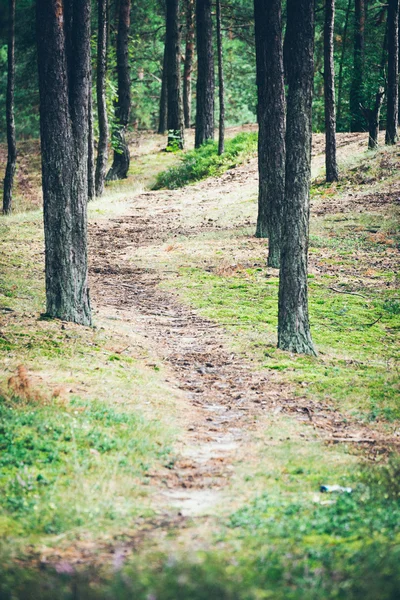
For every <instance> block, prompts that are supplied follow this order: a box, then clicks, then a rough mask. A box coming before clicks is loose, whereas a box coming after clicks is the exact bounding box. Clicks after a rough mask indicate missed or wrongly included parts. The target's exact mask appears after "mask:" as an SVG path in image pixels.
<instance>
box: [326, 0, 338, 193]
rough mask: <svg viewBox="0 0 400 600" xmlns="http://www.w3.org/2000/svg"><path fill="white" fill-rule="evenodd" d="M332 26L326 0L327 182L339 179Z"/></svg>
mask: <svg viewBox="0 0 400 600" xmlns="http://www.w3.org/2000/svg"><path fill="white" fill-rule="evenodd" d="M334 26H335V0H326V1H325V26H324V97H325V137H326V146H325V166H326V181H329V182H330V181H337V180H338V179H339V171H338V166H337V160H336V103H335V65H334V61H333V32H334Z"/></svg>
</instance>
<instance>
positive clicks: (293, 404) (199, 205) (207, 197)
mask: <svg viewBox="0 0 400 600" xmlns="http://www.w3.org/2000/svg"><path fill="white" fill-rule="evenodd" d="M360 144H362V145H364V144H365V134H360V135H353V136H349V135H346V134H343V135H342V136H339V156H340V157H345V156H347V155H348V154H351V153H353V154H354V152H355V150H356V149H357V147H359V146H360ZM322 150H323V136H316V138H315V144H314V151H313V154H314V157H313V172H314V173H316V172H318V171H319V170H320V168H321V166H322V165H323V160H324V157H323V155H322V154H321V152H322ZM257 183H258V175H257V162H256V160H255V159H254V160H252V161H250V162H249V163H247V164H245V165H242V166H240V167H237V168H235V169H232V170H230V171H228V172H226V173H225V174H224V175H222V176H221V177H218V178H215V179H210V180H207V181H203V182H201V183H199V184H197V185H195V186H190V187H187V188H184V189H181V190H176V191H158V192H145V193H143V194H141V195H139V196H136V197H135V198H134V199H133V200H132V203H130V205H129V210H128V212H127V214H125V215H123V216H119V217H118V218H114V219H111V220H108V221H99V222H94V223H92V224H91V226H90V237H91V244H90V246H91V290H92V297H93V300H94V304H95V307H96V309H97V310H98V312H99V316H100V317H101V318H106V317H107V315H110V314H117V315H118V318H119V319H120V320H122V321H123V322H124V323H125V325H126V327H127V329H128V330H130V331H132V332H135V335H139V336H141V337H142V338H143V340H145V344H146V345H147V346H148V347H149V348H150V349H151V351H152V353H153V354H154V355H156V356H157V357H158V358H159V360H160V361H162V362H163V364H165V365H167V366H168V368H169V372H170V378H171V379H170V380H169V383H170V384H171V385H173V386H174V387H176V388H178V389H179V390H180V394H181V396H180V397H181V402H182V406H181V411H182V420H183V422H184V434H183V435H182V436H181V439H180V440H179V444H178V447H177V449H176V450H177V455H178V458H177V460H176V462H175V463H174V465H172V466H171V468H170V469H165V470H164V471H163V472H161V473H155V474H153V481H154V486H153V489H154V494H153V502H154V504H155V506H157V507H158V508H159V511H160V512H161V513H163V514H164V515H168V514H176V512H177V511H178V513H179V514H180V515H182V516H183V517H186V516H189V517H191V516H197V515H207V514H211V513H213V511H214V510H215V508H216V505H218V503H220V504H221V502H222V501H223V500H224V502H225V501H226V500H227V498H226V497H224V489H225V488H226V486H227V483H228V482H229V480H230V476H231V474H232V472H233V471H234V468H235V463H236V461H238V460H239V459H243V460H247V459H248V458H249V456H248V454H249V452H251V440H252V436H253V433H254V431H255V430H256V429H257V428H263V427H265V426H266V419H267V418H268V417H270V416H271V415H274V414H278V413H279V412H282V411H283V412H286V413H291V414H293V415H294V416H295V418H296V419H299V420H301V421H305V422H308V423H310V429H309V431H310V435H312V434H313V433H314V431H315V430H317V431H318V432H319V435H320V436H321V438H323V439H325V440H326V441H327V442H329V443H336V442H338V441H348V442H351V441H354V442H355V443H356V444H357V445H358V446H359V445H361V442H360V440H364V441H363V442H362V444H363V445H364V446H365V447H373V448H374V449H375V450H376V449H377V448H378V447H379V444H380V443H382V444H383V440H380V439H379V434H378V433H377V432H376V431H374V430H372V429H371V428H368V427H367V426H366V425H363V424H361V423H359V422H354V421H351V420H349V419H348V418H347V419H345V418H344V417H343V416H342V415H341V414H340V413H339V412H338V411H336V410H333V409H332V406H330V405H329V404H324V403H316V402H311V401H310V400H307V399H305V398H299V397H295V396H294V394H293V391H292V389H291V388H290V386H289V385H288V384H285V383H284V382H282V377H281V376H280V375H279V373H276V372H273V371H265V370H264V371H263V372H262V373H261V372H257V371H256V370H255V369H254V367H253V366H252V365H251V363H248V362H247V361H246V360H245V359H244V357H242V356H239V355H236V354H235V353H232V352H230V351H229V343H228V340H227V338H226V335H225V333H224V331H223V328H221V327H218V326H216V324H215V323H213V322H212V321H209V320H206V319H204V318H202V317H200V316H199V315H198V314H196V312H195V311H193V310H191V309H190V308H187V307H186V306H183V305H182V303H181V302H179V299H178V298H177V296H176V295H174V294H173V293H171V292H167V291H163V290H162V288H160V287H159V284H160V282H161V281H162V279H163V270H162V269H160V267H157V265H155V263H154V261H153V259H152V257H154V256H158V257H159V256H160V255H163V256H164V255H165V256H166V257H167V258H166V263H165V264H166V266H167V269H168V268H171V267H169V266H168V252H167V250H168V247H167V248H166V243H167V242H169V243H171V240H172V245H173V243H174V242H173V240H174V239H177V240H178V243H179V240H187V239H190V238H191V237H193V236H198V235H199V234H200V233H202V232H208V233H210V232H217V233H218V234H221V232H223V231H224V230H225V231H227V232H229V231H233V230H235V228H243V227H252V228H253V227H254V226H255V217H256V203H255V201H254V203H253V205H252V206H251V207H250V209H251V212H250V213H249V208H248V203H247V204H246V205H244V204H243V202H241V199H243V197H244V196H245V197H253V198H254V200H255V199H256V194H257ZM235 203H236V205H237V206H236V209H235V212H234V213H233V214H232V211H231V207H232V206H233V205H235ZM173 268H174V266H173V265H172V269H173ZM165 270H166V269H165V268H164V271H165ZM387 441H388V440H386V442H387ZM304 442H306V438H305V439H304ZM371 444H372V446H371Z"/></svg>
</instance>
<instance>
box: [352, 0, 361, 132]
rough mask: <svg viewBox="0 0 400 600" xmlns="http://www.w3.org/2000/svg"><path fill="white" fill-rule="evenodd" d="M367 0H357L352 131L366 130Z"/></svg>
mask: <svg viewBox="0 0 400 600" xmlns="http://www.w3.org/2000/svg"><path fill="white" fill-rule="evenodd" d="M364 37H365V0H355V13H354V62H353V76H352V80H351V87H350V114H351V131H364V129H365V126H364V125H365V124H364V119H363V117H362V112H361V109H360V104H362V102H363V100H364V90H363V87H364V46H365V41H364Z"/></svg>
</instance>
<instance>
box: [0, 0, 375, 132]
mask: <svg viewBox="0 0 400 600" xmlns="http://www.w3.org/2000/svg"><path fill="white" fill-rule="evenodd" d="M336 5H337V7H336V22H335V36H334V44H335V69H336V91H337V89H338V86H339V78H338V74H339V65H340V59H341V55H342V48H343V42H344V36H343V34H344V26H345V18H346V10H347V6H348V0H337V2H336ZM321 6H322V5H321ZM317 8H320V3H317ZM16 10H17V15H16V23H17V29H16V66H17V72H16V127H17V135H18V137H19V138H20V137H21V136H27V137H37V136H38V134H39V120H38V91H37V75H36V72H37V67H36V49H35V32H34V18H33V15H34V3H33V0H21V1H20V2H18V3H17V7H16ZM0 11H1V12H0V22H1V23H2V27H1V28H0V107H4V106H5V91H6V79H7V72H6V71H7V69H6V66H7V65H6V28H5V26H4V24H5V23H6V14H7V11H6V3H5V2H2V3H1V4H0ZM94 13H95V11H93V14H94ZM110 16H111V20H112V21H113V18H114V14H113V10H111V14H110ZM131 22H132V26H131V32H130V34H131V36H130V47H129V54H130V57H129V62H130V65H131V82H132V111H131V118H130V124H131V127H138V128H139V129H156V127H157V119H158V107H159V97H160V91H161V76H162V63H163V50H164V35H165V14H164V6H163V4H162V3H160V2H159V1H158V0H151V2H150V4H149V3H142V2H134V3H133V6H132V13H131ZM92 27H93V29H92V30H93V48H95V39H96V22H95V18H93V23H92ZM182 27H183V31H184V28H185V17H184V15H183V14H182ZM222 29H223V51H224V62H225V88H226V123H227V126H231V125H236V124H240V123H249V122H255V120H256V103H257V99H256V77H255V48H254V28H253V1H252V0H235V1H234V2H231V3H229V6H228V5H227V6H226V7H224V11H223V23H222ZM385 30H386V7H385V6H384V5H383V4H382V3H380V2H377V1H375V0H374V1H373V2H368V11H367V20H366V27H365V36H366V40H365V42H366V51H365V69H364V74H365V80H364V86H363V90H364V91H363V93H364V102H365V105H366V106H368V105H369V104H370V103H371V100H372V99H373V97H374V94H376V92H377V90H378V88H379V85H381V84H382V83H384V70H385V67H386V55H385V53H384V38H385ZM114 35H115V25H114V23H113V22H112V24H111V38H112V39H111V43H110V46H109V49H110V55H109V60H110V69H109V77H110V83H109V85H110V96H111V95H112V91H111V90H112V89H114V90H115V88H116V76H115V71H114V70H113V62H115V57H113V47H114V45H115V44H114V43H113V37H114ZM184 39H185V36H184V35H182V40H184ZM353 39H354V3H353V4H352V7H351V11H350V15H349V24H348V31H347V36H346V40H345V52H344V63H343V82H342V98H341V114H340V115H339V116H340V119H339V121H338V130H339V131H346V130H348V129H349V124H350V113H349V95H350V83H351V75H352V70H353ZM94 53H95V52H94ZM182 53H184V44H183V42H182ZM94 58H95V57H94ZM322 72H323V10H317V11H316V49H315V94H314V109H313V122H314V131H322V130H323V128H324V114H323V107H324V98H323V75H322ZM94 76H95V71H94ZM193 77H194V80H195V77H196V72H194V74H193ZM337 100H338V99H337ZM111 105H112V100H111V98H110V110H111ZM192 108H193V109H194V108H195V94H193V107H192ZM193 117H194V113H193ZM382 118H383V119H384V118H385V114H383V115H382ZM110 122H112V119H111V121H110ZM0 132H1V133H0V136H1V137H3V136H4V132H5V111H4V110H0Z"/></svg>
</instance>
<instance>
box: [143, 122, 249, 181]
mask: <svg viewBox="0 0 400 600" xmlns="http://www.w3.org/2000/svg"><path fill="white" fill-rule="evenodd" d="M256 151H257V134H256V133H240V134H239V135H237V136H236V137H234V138H233V139H231V140H228V141H227V142H226V144H225V152H224V154H223V155H222V156H219V155H218V144H217V143H216V142H208V143H207V144H204V145H203V146H202V147H201V148H199V149H198V150H192V151H190V152H187V153H186V154H183V155H182V163H181V164H180V165H179V166H177V167H171V168H170V169H168V170H167V171H164V172H163V173H160V175H159V176H158V177H157V182H156V184H155V186H154V189H156V190H157V189H161V188H168V189H170V190H174V189H176V188H180V187H183V186H184V185H187V184H188V183H194V182H195V181H200V180H201V179H205V178H206V177H213V176H214V177H215V176H216V175H221V174H222V173H224V171H226V170H227V169H231V168H232V167H235V166H236V165H238V164H240V163H242V162H244V161H245V160H246V159H247V158H250V157H251V156H253V155H254V154H255V152H256Z"/></svg>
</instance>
